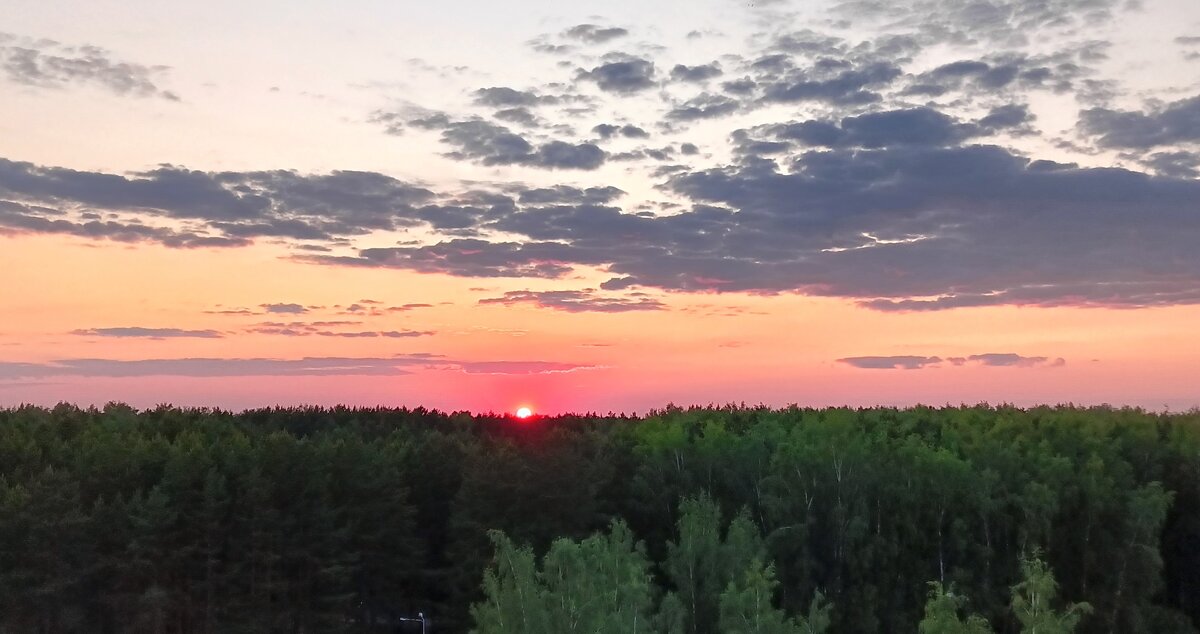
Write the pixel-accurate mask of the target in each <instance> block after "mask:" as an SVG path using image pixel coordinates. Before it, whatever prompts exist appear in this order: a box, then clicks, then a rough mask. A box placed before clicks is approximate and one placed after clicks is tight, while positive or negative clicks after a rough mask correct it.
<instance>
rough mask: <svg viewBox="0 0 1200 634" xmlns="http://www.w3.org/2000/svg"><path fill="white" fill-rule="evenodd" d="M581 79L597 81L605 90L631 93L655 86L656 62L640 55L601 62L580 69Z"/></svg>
mask: <svg viewBox="0 0 1200 634" xmlns="http://www.w3.org/2000/svg"><path fill="white" fill-rule="evenodd" d="M578 77H579V79H584V80H588V81H594V82H596V85H597V86H598V87H599V88H600V90H603V91H605V92H612V93H618V94H630V93H635V92H640V91H642V90H645V89H647V88H651V87H653V86H654V83H655V80H654V62H651V61H650V60H647V59H642V58H639V57H629V58H625V59H621V60H619V61H614V62H609V63H607V64H601V65H599V66H596V67H594V68H592V69H591V70H588V71H584V70H581V71H579V74H578Z"/></svg>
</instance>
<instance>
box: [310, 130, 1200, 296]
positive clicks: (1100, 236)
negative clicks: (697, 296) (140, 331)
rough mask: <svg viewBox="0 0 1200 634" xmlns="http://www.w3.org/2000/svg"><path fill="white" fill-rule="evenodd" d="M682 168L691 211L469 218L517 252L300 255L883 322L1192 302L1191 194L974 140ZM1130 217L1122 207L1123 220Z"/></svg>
mask: <svg viewBox="0 0 1200 634" xmlns="http://www.w3.org/2000/svg"><path fill="white" fill-rule="evenodd" d="M787 165H788V169H787V170H786V171H785V170H782V169H781V168H780V165H778V164H777V163H776V162H775V161H770V160H764V159H761V158H753V159H748V160H746V161H745V162H743V163H742V164H738V165H732V166H727V167H723V168H715V169H710V170H704V171H699V172H697V171H684V172H681V173H678V174H677V175H675V176H674V177H672V178H671V179H670V180H669V181H668V187H669V188H670V189H671V190H673V191H674V192H676V193H678V194H681V195H684V196H687V197H688V198H691V199H692V200H694V201H696V202H697V204H696V205H695V206H693V207H692V208H691V209H690V210H685V211H684V212H683V213H678V214H674V215H667V216H645V215H638V214H633V213H625V212H623V211H622V210H620V209H618V208H615V207H609V206H605V205H581V204H575V205H572V204H550V205H545V206H542V207H539V208H536V209H535V208H524V207H522V208H518V209H516V210H514V211H512V212H511V213H508V214H504V215H501V216H498V217H495V218H492V219H490V220H487V221H485V222H484V228H485V229H486V230H488V231H502V232H504V233H505V234H508V235H518V236H523V237H524V239H523V240H522V241H505V242H494V241H489V240H481V239H454V240H447V241H442V242H440V243H438V244H433V245H419V246H401V247H393V248H375V249H364V250H362V251H360V252H359V254H358V255H357V256H353V257H348V256H341V257H327V256H326V257H323V256H313V257H312V259H313V261H318V262H324V263H330V264H343V265H354V266H371V267H394V268H402V269H411V270H417V271H422V272H431V273H434V272H436V273H446V274H451V275H459V276H469V277H540V278H549V279H558V278H563V277H565V276H567V275H568V274H570V273H571V272H572V271H573V270H574V268H575V267H577V266H593V267H602V268H605V269H607V270H608V271H609V272H610V273H611V274H613V276H614V278H618V279H620V280H621V284H620V285H619V286H617V285H613V284H606V285H605V288H606V289H608V290H616V289H618V288H627V287H629V286H631V285H640V286H643V287H647V288H660V289H667V290H682V291H728V292H756V293H772V292H787V291H793V292H801V293H807V294H817V295H831V296H841V297H847V298H852V299H856V300H859V301H861V302H862V303H863V305H864V306H867V307H869V308H873V309H877V310H884V311H905V310H908V311H918V310H938V309H947V308H957V307H965V306H983V305H1002V304H1009V305H1012V304H1017V305H1037V306H1065V305H1072V306H1124V307H1140V306H1159V305H1172V304H1192V303H1197V302H1200V290H1198V289H1200V254H1198V253H1197V251H1196V250H1195V249H1194V247H1193V245H1192V240H1191V239H1190V238H1188V237H1185V236H1190V235H1192V234H1193V233H1195V231H1192V230H1191V229H1192V228H1195V229H1196V230H1197V231H1200V217H1198V216H1197V214H1196V207H1195V204H1194V201H1195V200H1197V199H1200V182H1195V181H1188V180H1179V179H1164V178H1152V177H1149V176H1147V175H1145V174H1140V173H1137V172H1133V171H1128V170H1121V169H1088V168H1079V167H1077V166H1071V165H1063V164H1054V163H1050V162H1046V161H1031V160H1029V159H1026V158H1023V157H1019V156H1016V155H1014V154H1012V153H1011V152H1008V151H1006V150H1003V149H1001V148H998V147H992V146H970V147H929V146H921V145H898V146H894V147H889V148H881V149H861V148H853V149H835V150H826V151H817V152H804V153H802V154H799V155H798V156H795V157H794V158H792V159H791V160H790V162H788V163H787ZM1131 209H1136V210H1137V213H1132V212H1131V211H1130V210H1131Z"/></svg>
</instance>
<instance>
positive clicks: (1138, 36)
mask: <svg viewBox="0 0 1200 634" xmlns="http://www.w3.org/2000/svg"><path fill="white" fill-rule="evenodd" d="M5 4H6V10H5V20H4V24H3V25H2V27H0V406H15V405H18V404H22V403H35V404H43V405H53V404H55V403H58V402H62V401H66V402H73V403H78V404H81V405H90V404H95V405H103V404H104V403H106V402H109V401H120V402H126V403H129V404H132V405H134V406H137V407H152V406H155V405H157V404H161V403H171V404H176V405H181V406H206V407H219V408H227V409H242V408H250V407H262V406H272V405H307V404H315V405H333V404H348V405H364V406H374V405H384V406H408V407H416V406H424V407H428V408H438V409H443V410H451V411H454V410H471V411H480V412H485V411H496V412H505V411H508V412H511V411H514V410H515V409H516V408H517V407H519V406H528V407H530V408H532V409H533V410H534V411H535V412H539V413H558V412H600V413H606V412H629V413H641V412H645V411H647V410H650V409H652V408H659V407H663V406H665V405H667V404H670V403H673V404H677V405H690V404H700V405H705V404H724V403H747V404H767V405H772V406H783V405H788V404H792V403H795V404H799V405H802V406H826V405H852V406H871V405H901V406H903V405H911V404H916V403H923V404H932V405H940V404H959V403H968V404H973V403H978V402H990V403H1014V404H1017V405H1035V404H1043V403H1045V404H1058V403H1076V404H1104V403H1107V404H1112V405H1120V406H1124V405H1129V406H1137V407H1144V408H1148V409H1153V410H1162V409H1170V410H1186V409H1189V408H1194V407H1198V406H1200V390H1198V389H1197V387H1196V382H1195V377H1196V376H1197V375H1200V334H1198V332H1200V331H1198V329H1197V324H1200V248H1197V246H1196V245H1197V244H1198V243H1200V3H1197V2H1195V1H1194V0H1140V1H1138V0H898V1H891V0H818V1H804V2H799V1H797V2H789V1H783V0H774V1H763V0H758V1H757V2H745V1H742V2H734V1H731V0H693V1H691V2H673V1H672V2H668V1H665V0H664V1H660V2H645V1H644V0H643V1H639V2H633V1H626V0H615V1H611V2H605V3H599V4H597V3H564V2H560V1H554V2H552V1H550V0H513V1H512V2H503V3H499V2H482V1H476V0H463V1H460V2H456V3H436V2H433V3H429V2H421V3H418V2H407V1H405V2H395V1H391V2H382V1H365V0H364V1H348V2H339V3H331V2H300V1H296V0H292V1H289V2H282V1H263V2H255V3H244V2H236V3H235V2H229V1H224V0H220V1H213V2H206V3H177V2H169V3H164V2H150V1H148V0H122V1H120V2H116V1H113V0H95V1H90V2H57V3H46V2H35V1H31V0H7V1H6V3H5ZM598 10H602V12H601V13H596V11H598Z"/></svg>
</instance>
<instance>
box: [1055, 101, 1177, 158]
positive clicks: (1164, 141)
mask: <svg viewBox="0 0 1200 634" xmlns="http://www.w3.org/2000/svg"><path fill="white" fill-rule="evenodd" d="M1079 117H1080V128H1081V129H1082V131H1083V133H1084V134H1086V135H1088V136H1090V137H1093V138H1094V139H1095V141H1096V143H1098V144H1099V145H1101V146H1104V147H1115V148H1131V149H1138V150H1145V149H1149V148H1152V147H1158V146H1163V145H1176V144H1179V143H1197V142H1200V96H1196V97H1190V98H1187V99H1181V100H1179V101H1174V102H1171V103H1168V104H1164V105H1162V106H1161V107H1157V108H1152V109H1151V110H1149V111H1147V112H1141V111H1129V110H1110V109H1108V108H1091V109H1089V110H1084V111H1083V112H1081V113H1080V114H1079Z"/></svg>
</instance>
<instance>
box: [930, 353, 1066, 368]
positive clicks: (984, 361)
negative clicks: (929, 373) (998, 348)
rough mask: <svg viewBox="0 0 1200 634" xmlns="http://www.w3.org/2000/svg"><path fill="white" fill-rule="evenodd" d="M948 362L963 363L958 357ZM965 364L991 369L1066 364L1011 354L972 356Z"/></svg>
mask: <svg viewBox="0 0 1200 634" xmlns="http://www.w3.org/2000/svg"><path fill="white" fill-rule="evenodd" d="M948 361H950V362H951V363H954V364H955V365H961V364H962V363H964V361H963V360H962V359H961V358H959V357H952V358H950V359H948ZM965 362H974V363H978V364H980V365H986V366H993V367H1019V368H1031V367H1036V366H1041V365H1046V366H1052V367H1059V366H1063V365H1066V364H1067V361H1066V359H1063V358H1062V357H1057V358H1055V359H1050V358H1049V357H1025V356H1021V355H1019V354H1014V353H1012V352H1004V353H994V352H993V353H987V354H973V355H971V356H969V357H967V358H966V360H965Z"/></svg>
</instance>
